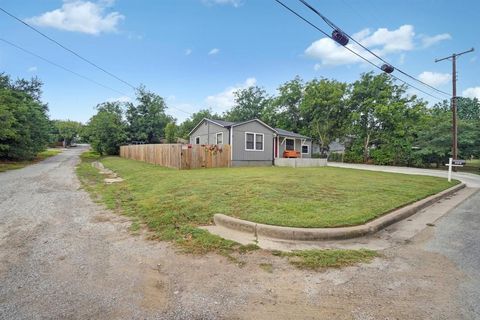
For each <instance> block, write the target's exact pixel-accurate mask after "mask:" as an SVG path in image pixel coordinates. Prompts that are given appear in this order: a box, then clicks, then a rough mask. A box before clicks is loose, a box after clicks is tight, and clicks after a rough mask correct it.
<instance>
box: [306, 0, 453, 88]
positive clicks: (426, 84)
mask: <svg viewBox="0 0 480 320" xmlns="http://www.w3.org/2000/svg"><path fill="white" fill-rule="evenodd" d="M299 1H300V2H301V3H302V4H303V5H305V6H306V7H307V8H309V9H310V10H311V11H313V12H314V13H315V14H317V15H318V16H319V17H320V18H322V19H323V21H325V23H327V24H328V25H329V26H330V27H331V28H332V29H338V30H340V31H342V33H344V34H345V35H346V36H347V37H348V38H349V39H351V40H352V41H353V42H355V43H356V44H357V45H359V46H360V47H362V48H363V49H364V50H366V51H368V52H369V53H370V54H372V55H373V56H374V57H376V58H377V59H379V60H380V61H382V62H383V63H386V64H388V65H390V66H392V64H391V63H389V62H388V61H386V60H385V59H384V58H382V57H380V56H379V55H378V54H376V53H375V52H373V51H372V50H370V49H369V48H367V47H366V46H364V45H363V44H362V43H360V42H359V41H357V40H356V39H355V38H353V37H351V36H350V35H349V34H348V33H346V32H345V31H343V30H342V29H340V28H339V27H337V26H336V25H335V24H334V23H333V22H332V21H330V20H329V19H328V18H327V17H326V16H324V15H323V14H322V13H321V12H319V11H318V10H317V9H315V8H314V7H313V6H312V5H310V4H309V3H308V2H307V1H305V0H299ZM395 69H396V70H397V71H398V72H400V73H401V74H403V75H404V76H407V77H409V78H410V79H412V80H415V81H417V82H419V83H421V84H423V85H425V86H427V87H429V88H430V89H432V90H435V91H437V92H439V93H442V94H444V95H447V96H451V95H450V94H449V93H447V92H445V91H442V90H440V89H437V88H435V87H433V86H431V85H429V84H428V83H425V82H424V81H422V80H420V79H417V78H415V77H414V76H412V75H410V74H408V73H407V72H405V71H403V70H401V69H400V68H398V67H395Z"/></svg>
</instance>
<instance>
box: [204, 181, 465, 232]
mask: <svg viewBox="0 0 480 320" xmlns="http://www.w3.org/2000/svg"><path fill="white" fill-rule="evenodd" d="M465 186H466V185H465V183H461V184H458V185H456V186H453V187H451V188H449V189H447V190H444V191H442V192H439V193H437V194H434V195H432V196H429V197H427V198H425V199H422V200H419V201H417V202H414V203H412V204H409V205H407V206H405V207H402V208H399V209H397V210H394V211H392V212H390V213H387V214H385V215H383V216H381V217H379V218H376V219H375V220H372V221H370V222H367V223H365V224H362V225H359V226H353V227H339V228H297V227H281V226H273V225H267V224H262V223H255V222H251V221H246V220H241V219H237V218H232V217H229V216H226V215H224V214H215V215H214V216H213V221H214V223H215V225H217V226H222V227H225V228H228V229H233V230H237V231H242V232H247V233H251V234H253V235H254V236H255V237H258V236H264V237H268V238H275V239H282V240H301V241H309V240H310V241H313V240H338V239H351V238H357V237H361V236H365V235H369V234H373V233H375V232H377V231H380V230H381V229H383V228H385V227H387V226H389V225H391V224H393V223H395V222H398V221H400V220H403V219H406V218H408V217H410V216H412V215H414V214H415V213H417V212H418V211H420V210H422V209H424V208H426V207H428V206H430V205H432V204H433V203H435V202H437V201H438V200H440V199H442V198H445V197H448V196H450V195H452V194H454V193H455V192H457V191H459V190H461V189H463V188H465Z"/></svg>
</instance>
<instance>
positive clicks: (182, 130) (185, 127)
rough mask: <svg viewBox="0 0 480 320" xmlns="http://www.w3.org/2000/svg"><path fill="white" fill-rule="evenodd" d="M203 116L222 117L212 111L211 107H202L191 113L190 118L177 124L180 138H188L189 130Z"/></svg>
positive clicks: (210, 117)
mask: <svg viewBox="0 0 480 320" xmlns="http://www.w3.org/2000/svg"><path fill="white" fill-rule="evenodd" d="M204 118H209V119H222V117H221V116H220V115H218V114H214V113H212V110H211V109H202V110H200V111H198V112H196V113H194V114H192V115H191V116H190V118H188V119H186V120H185V121H183V122H182V123H181V124H180V125H179V126H178V130H177V136H178V137H180V138H182V139H188V137H189V134H190V131H192V130H193V128H195V126H196V125H197V124H198V123H199V122H200V121H202V119H204Z"/></svg>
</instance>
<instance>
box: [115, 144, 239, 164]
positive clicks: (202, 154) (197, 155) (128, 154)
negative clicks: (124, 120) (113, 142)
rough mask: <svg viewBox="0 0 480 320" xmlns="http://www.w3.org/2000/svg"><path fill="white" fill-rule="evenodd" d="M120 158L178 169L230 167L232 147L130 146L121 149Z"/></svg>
mask: <svg viewBox="0 0 480 320" xmlns="http://www.w3.org/2000/svg"><path fill="white" fill-rule="evenodd" d="M120 157H122V158H126V159H133V160H138V161H144V162H148V163H152V164H156V165H159V166H163V167H169V168H177V169H196V168H218V167H229V166H230V145H228V144H223V145H215V144H214V145H196V144H195V145H190V144H188V145H187V144H138V145H128V146H121V147H120Z"/></svg>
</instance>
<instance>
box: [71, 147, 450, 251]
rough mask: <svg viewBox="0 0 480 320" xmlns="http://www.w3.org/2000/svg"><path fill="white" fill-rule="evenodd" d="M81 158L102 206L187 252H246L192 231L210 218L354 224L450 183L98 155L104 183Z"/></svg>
mask: <svg viewBox="0 0 480 320" xmlns="http://www.w3.org/2000/svg"><path fill="white" fill-rule="evenodd" d="M98 158H99V155H98V154H94V153H92V152H89V153H85V154H83V155H82V160H83V161H82V163H81V164H80V165H79V167H78V169H77V172H78V174H79V176H80V178H81V180H82V182H83V184H84V186H85V188H86V189H87V190H88V191H90V192H91V193H92V194H93V195H94V196H95V195H98V196H99V197H98V200H99V201H101V202H103V203H104V204H105V205H106V206H107V207H108V208H110V209H112V210H116V211H118V212H121V213H122V214H125V215H127V216H130V217H132V218H134V219H135V221H137V222H136V223H135V225H134V226H133V229H134V230H138V228H139V226H137V225H136V224H137V223H138V224H139V225H140V224H141V225H145V226H147V227H148V229H149V230H151V231H153V232H154V235H153V237H154V238H158V239H161V240H170V241H174V242H176V243H177V244H178V245H180V246H181V247H182V248H183V249H184V250H185V251H187V252H192V253H206V252H211V251H215V252H220V253H225V254H228V253H230V252H233V251H237V252H245V251H248V250H247V249H245V247H244V246H240V245H238V244H237V243H235V242H233V241H229V240H225V239H222V238H220V237H218V236H215V235H212V234H210V233H209V232H207V231H205V230H203V229H200V228H198V227H199V226H202V225H210V224H212V218H213V215H214V214H215V213H224V214H227V215H231V216H235V217H239V218H242V219H247V220H251V221H256V222H260V223H267V224H275V225H282V226H296V227H338V226H347V225H357V224H361V223H365V222H367V221H369V220H371V219H374V218H376V217H378V216H379V215H382V214H384V213H385V212H387V211H390V210H392V209H394V208H397V207H399V206H403V205H405V204H407V203H410V202H413V201H416V200H419V199H421V198H424V197H426V196H429V195H431V194H434V193H437V192H439V191H441V190H443V189H446V188H448V187H451V186H453V185H454V184H455V183H457V182H452V183H448V182H447V181H446V179H441V178H435V177H427V176H415V175H402V174H393V173H382V172H372V171H362V170H352V169H343V168H330V167H324V168H296V169H294V168H276V167H267V168H218V169H208V170H207V169H205V170H202V169H200V170H181V171H179V170H175V169H168V168H162V167H158V166H154V165H150V164H147V163H143V162H138V161H133V160H126V159H121V158H118V157H105V158H102V163H103V164H104V165H105V166H106V167H107V168H109V169H111V170H113V171H115V172H116V173H117V174H118V175H119V176H120V177H122V178H123V179H124V182H122V183H117V184H111V185H106V184H104V183H103V178H104V177H103V176H102V175H100V174H99V173H98V172H97V170H96V169H94V168H93V167H92V166H91V165H90V163H91V162H92V161H93V160H95V159H98Z"/></svg>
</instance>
